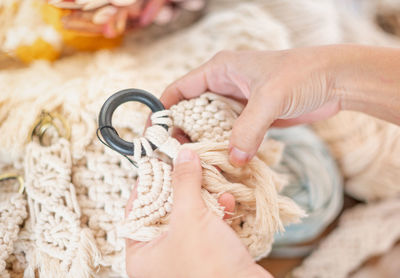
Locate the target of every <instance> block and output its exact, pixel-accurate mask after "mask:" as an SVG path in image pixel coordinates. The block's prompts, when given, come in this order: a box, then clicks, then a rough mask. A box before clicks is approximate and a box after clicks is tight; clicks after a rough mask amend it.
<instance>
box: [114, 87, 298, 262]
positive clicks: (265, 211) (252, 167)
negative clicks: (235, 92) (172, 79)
mask: <svg viewBox="0 0 400 278" xmlns="http://www.w3.org/2000/svg"><path fill="white" fill-rule="evenodd" d="M241 109H242V105H241V104H239V103H237V102H235V101H233V100H230V99H228V98H225V97H222V96H218V95H215V94H211V93H207V94H203V95H201V96H200V97H198V98H195V99H191V100H184V101H181V102H180V103H178V104H176V105H175V106H173V107H171V109H170V110H169V111H162V112H160V113H159V112H156V113H154V114H153V115H152V118H151V119H152V126H150V127H149V128H148V129H147V130H146V133H145V136H144V137H142V138H139V139H135V140H134V145H135V146H134V155H133V159H134V160H135V161H136V163H137V165H138V174H139V177H138V180H139V181H138V185H137V199H135V200H134V201H133V203H132V211H131V212H130V213H129V215H128V219H127V220H126V221H124V222H123V224H122V226H121V228H120V235H121V236H123V237H128V238H131V239H134V240H138V241H149V240H152V239H154V238H156V237H157V236H159V235H160V234H161V233H162V232H164V231H166V230H167V229H168V215H169V213H170V211H171V209H172V206H173V192H172V185H171V166H170V165H169V164H168V163H167V162H164V161H162V160H160V159H159V158H158V157H157V156H155V155H154V154H155V153H156V152H153V151H152V149H151V146H150V142H151V143H152V144H153V145H155V146H157V147H158V150H157V152H161V153H164V154H166V155H167V156H168V157H170V158H171V159H174V158H175V157H176V154H177V152H178V150H179V148H180V144H179V142H178V141H177V140H176V139H174V138H172V137H171V136H170V135H169V133H168V131H167V130H166V129H165V128H163V127H161V126H158V125H157V123H158V124H165V125H168V126H171V124H172V123H173V124H174V126H175V127H179V128H181V129H182V130H183V131H184V132H185V133H186V134H187V135H188V136H189V137H190V138H191V140H192V141H194V142H195V143H191V144H187V146H188V147H190V148H193V149H194V150H196V151H197V152H198V154H199V156H200V160H201V162H202V167H203V188H202V196H203V199H204V201H205V203H206V205H207V206H208V207H209V208H210V209H211V210H212V211H213V212H214V213H215V214H216V215H217V216H219V217H221V218H222V217H223V215H224V213H223V208H222V207H220V206H219V205H218V202H217V198H218V196H219V195H220V194H222V193H224V192H229V193H231V194H232V195H233V196H234V197H235V200H236V211H235V213H234V215H233V217H232V219H233V220H230V221H228V223H229V224H230V225H231V227H232V228H233V229H234V230H235V231H236V233H237V234H238V235H239V237H240V238H241V239H242V241H243V243H244V244H245V245H246V246H247V247H248V249H249V252H250V254H251V255H252V256H253V257H254V258H255V259H260V258H262V257H264V256H266V255H267V254H268V253H269V252H270V249H271V245H272V242H273V236H274V234H275V233H276V232H278V231H279V232H281V231H283V230H284V228H283V227H284V225H286V224H288V223H293V222H298V221H299V218H300V217H302V216H304V213H303V211H302V210H301V209H300V208H299V207H298V206H297V205H296V204H295V203H294V202H293V201H292V200H291V199H289V198H286V197H284V196H281V195H280V194H278V193H279V191H281V190H282V188H283V187H284V180H283V179H282V177H280V176H279V175H277V174H276V173H275V172H273V171H272V170H271V169H270V168H269V166H270V165H269V164H268V163H271V162H275V163H276V162H277V161H278V158H277V157H280V152H279V151H277V148H276V143H274V142H271V140H269V141H266V142H265V143H264V148H263V153H262V154H261V153H260V154H259V155H258V156H257V157H255V158H254V159H253V160H252V161H251V162H250V163H249V164H248V166H245V167H243V168H235V167H234V166H232V165H231V164H230V163H229V161H228V143H227V140H228V139H229V135H230V131H231V129H232V126H233V123H234V121H235V119H236V118H237V116H238V114H239V112H240V111H241ZM169 116H171V118H168V119H166V117H169ZM172 120H173V121H172ZM196 141H197V142H196ZM142 151H143V153H144V155H142ZM263 158H264V160H263ZM271 164H272V163H271ZM217 167H218V168H217ZM220 171H222V173H221V172H220Z"/></svg>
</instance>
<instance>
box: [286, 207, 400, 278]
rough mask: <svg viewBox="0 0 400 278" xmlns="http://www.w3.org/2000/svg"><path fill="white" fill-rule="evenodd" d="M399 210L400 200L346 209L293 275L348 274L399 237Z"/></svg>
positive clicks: (341, 277) (332, 277)
mask: <svg viewBox="0 0 400 278" xmlns="http://www.w3.org/2000/svg"><path fill="white" fill-rule="evenodd" d="M399 211H400V200H399V199H391V200H390V199H389V200H385V201H382V202H377V203H374V204H369V205H358V206H356V207H354V208H352V209H350V210H348V211H346V212H345V213H344V214H343V215H342V216H341V218H340V221H339V226H338V228H336V229H335V230H334V231H333V232H332V233H331V234H329V235H328V236H327V237H326V238H325V239H324V240H323V241H322V242H321V244H320V246H319V247H318V248H317V249H316V250H315V251H314V252H313V253H312V254H311V255H310V256H309V257H307V258H306V259H305V260H304V262H303V263H302V265H300V266H299V267H297V268H296V269H294V271H293V272H292V273H291V275H290V276H289V277H291V278H320V277H324V278H346V277H348V276H349V274H350V273H351V272H352V271H354V270H356V269H357V267H359V266H360V265H361V264H362V263H363V262H364V261H365V260H367V259H369V258H372V257H374V256H377V255H380V254H383V253H385V252H387V251H389V250H390V248H391V247H392V246H393V245H394V244H395V243H396V241H398V240H399V238H400V226H399V225H398V223H399V222H400V213H399Z"/></svg>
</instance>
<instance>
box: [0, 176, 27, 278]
mask: <svg viewBox="0 0 400 278" xmlns="http://www.w3.org/2000/svg"><path fill="white" fill-rule="evenodd" d="M11 178H16V179H18V182H19V183H20V189H22V190H19V192H17V190H16V189H15V185H14V184H3V182H2V181H4V180H6V179H11ZM0 182H1V184H0V278H8V277H10V275H9V273H8V271H7V269H6V266H7V262H6V261H7V260H8V259H9V256H10V255H11V254H12V253H13V249H14V242H15V241H16V240H17V238H18V233H19V230H20V225H21V224H22V223H23V221H24V220H25V218H26V217H27V211H26V200H25V198H24V196H23V194H22V193H23V192H22V191H23V184H22V183H23V181H22V180H21V178H18V177H17V176H11V175H0Z"/></svg>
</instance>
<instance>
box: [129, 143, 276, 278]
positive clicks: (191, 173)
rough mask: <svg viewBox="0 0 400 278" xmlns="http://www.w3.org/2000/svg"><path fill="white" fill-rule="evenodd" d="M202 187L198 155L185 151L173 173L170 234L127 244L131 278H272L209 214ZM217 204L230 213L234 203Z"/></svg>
mask: <svg viewBox="0 0 400 278" xmlns="http://www.w3.org/2000/svg"><path fill="white" fill-rule="evenodd" d="M201 181H202V175H201V166H200V160H199V158H198V156H197V154H196V153H194V152H193V151H191V150H188V149H183V150H182V151H181V152H180V153H179V155H178V157H177V159H176V161H175V165H174V170H173V177H172V185H173V190H174V205H173V209H172V212H171V216H170V223H169V229H168V232H166V233H164V234H163V235H162V236H160V237H159V238H157V239H155V240H152V241H150V242H134V241H132V240H127V245H126V266H127V273H128V275H129V277H135V278H152V277H154V278H159V277H163V278H169V277H170V278H192V277H193V278H197V277H198V278H204V277H207V278H214V277H215V278H224V277H227V278H234V277H269V278H270V277H271V276H270V274H268V272H267V271H265V270H264V269H263V268H262V267H260V266H258V265H257V264H256V263H255V262H254V261H253V259H252V258H251V257H250V254H249V253H248V251H247V250H246V248H245V246H244V245H243V244H242V242H241V241H240V239H239V238H238V237H237V235H236V234H235V232H234V231H233V230H232V229H231V228H230V227H229V226H228V225H227V224H226V223H225V222H224V221H223V220H221V219H220V218H218V217H217V216H215V215H214V214H213V213H212V212H211V211H209V210H208V209H207V207H206V206H205V204H204V202H203V200H202V198H201V195H200V189H201ZM134 195H135V194H132V197H131V200H130V201H129V202H128V205H127V212H129V210H130V209H131V206H132V201H133V199H134V198H135V196H134ZM219 202H220V203H221V204H222V205H225V206H226V207H231V208H232V202H233V200H221V199H220V200H219Z"/></svg>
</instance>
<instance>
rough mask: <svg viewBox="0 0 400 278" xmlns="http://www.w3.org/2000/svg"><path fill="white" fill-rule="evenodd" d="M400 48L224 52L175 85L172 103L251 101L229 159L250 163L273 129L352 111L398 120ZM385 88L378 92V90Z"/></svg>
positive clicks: (168, 96)
mask: <svg viewBox="0 0 400 278" xmlns="http://www.w3.org/2000/svg"><path fill="white" fill-rule="evenodd" d="M399 76H400V51H399V50H398V49H390V48H378V47H367V46H359V45H332V46H317V47H312V48H298V49H291V50H282V51H237V52H233V51H223V52H220V53H218V54H217V55H216V56H214V57H213V58H212V59H211V60H210V61H208V62H206V63H205V64H203V65H202V66H200V67H199V68H197V69H195V70H193V71H192V72H190V73H188V74H187V75H185V76H184V77H182V78H181V79H179V80H178V81H176V82H174V83H173V84H171V85H170V86H169V87H168V88H167V89H166V91H165V92H164V93H163V95H162V96H161V101H162V102H163V104H164V105H165V106H166V107H167V108H169V107H170V106H172V105H173V104H176V103H177V102H179V101H180V100H182V99H189V98H193V97H197V96H199V95H200V94H202V93H204V92H206V91H210V92H213V93H217V94H221V95H225V96H228V97H232V98H236V99H238V100H241V101H242V102H244V103H246V106H245V108H244V110H243V111H242V113H241V115H240V116H239V117H238V119H237V120H236V122H235V124H234V126H233V130H232V134H231V138H230V161H231V163H232V164H233V165H235V166H242V165H244V164H246V163H247V162H248V161H249V160H250V159H251V158H252V157H253V156H254V155H255V153H256V152H257V150H258V147H259V146H260V144H261V142H262V140H263V138H264V135H265V133H266V131H267V129H268V128H269V127H270V126H271V125H274V126H281V127H282V126H289V125H293V124H300V123H309V122H313V121H317V120H322V119H324V118H327V117H329V116H332V115H334V114H336V113H337V112H338V111H339V110H341V109H342V108H343V109H353V110H358V111H363V112H366V113H369V114H371V115H373V116H377V117H380V118H383V119H386V120H389V121H392V122H394V123H398V124H400V95H399V92H400V78H398V77H399ZM377 92H379V93H377Z"/></svg>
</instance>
